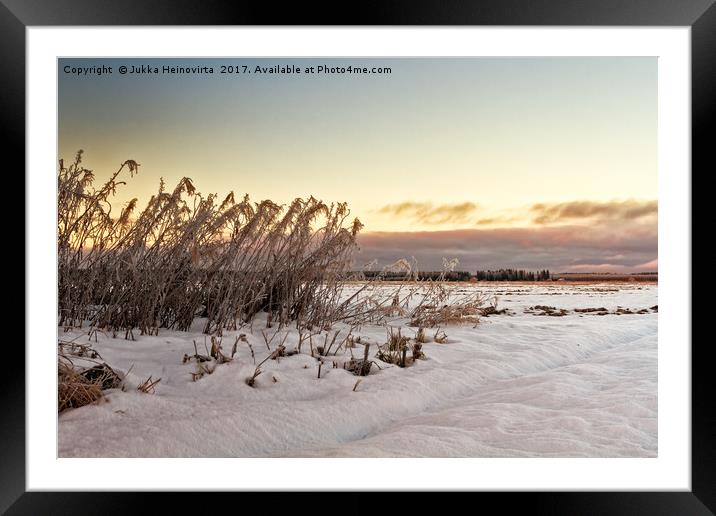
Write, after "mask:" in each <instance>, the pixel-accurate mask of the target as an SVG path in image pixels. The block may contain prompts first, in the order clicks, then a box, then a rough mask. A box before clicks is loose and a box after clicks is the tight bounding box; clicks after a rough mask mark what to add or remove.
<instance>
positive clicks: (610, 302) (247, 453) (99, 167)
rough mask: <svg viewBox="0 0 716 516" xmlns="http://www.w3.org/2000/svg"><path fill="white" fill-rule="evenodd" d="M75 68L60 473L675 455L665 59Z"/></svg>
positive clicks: (63, 216) (61, 336)
mask: <svg viewBox="0 0 716 516" xmlns="http://www.w3.org/2000/svg"><path fill="white" fill-rule="evenodd" d="M57 72H58V78H57V79H58V97H57V100H58V118H57V123H58V149H57V277H58V284H57V291H56V292H57V294H56V295H57V325H58V326H57V340H58V341H57V346H58V347H57V371H58V378H57V390H58V392H57V401H58V406H57V417H58V436H57V438H58V456H59V457H62V458H69V457H193V458H198V457H227V458H244V457H245V458H253V457H276V458H325V457H353V458H360V457H377V458H381V457H382V458H398V457H473V458H474V457H484V458H503V457H523V458H525V457H526V458H536V457H550V458H556V457H570V458H576V457H600V458H621V457H639V458H653V457H657V456H658V431H657V430H658V428H657V420H658V418H657V415H658V414H657V405H658V403H657V401H658V399H657V386H658V382H657V335H658V256H657V247H658V246H657V243H658V202H657V199H658V190H657V186H658V185H657V58H656V57H579V58H571V57H570V58H567V57H554V58H537V57H535V58H528V57H525V58H514V57H509V58H507V57H505V58H449V57H440V58H398V57H396V58H383V57H381V58H352V57H350V58H335V57H332V58H186V59H175V58H171V59H162V58H156V59H154V58H153V59H148V58H141V59H132V58H107V59H97V58H91V59H90V58H86V59H85V58H83V59H75V58H73V59H59V60H58V61H57ZM665 266H666V265H665ZM664 288H666V287H664ZM53 417H54V416H53Z"/></svg>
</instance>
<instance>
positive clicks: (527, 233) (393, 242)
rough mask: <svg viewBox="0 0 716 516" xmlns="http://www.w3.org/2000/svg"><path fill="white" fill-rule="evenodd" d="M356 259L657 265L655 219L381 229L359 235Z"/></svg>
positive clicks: (468, 266)
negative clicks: (591, 223)
mask: <svg viewBox="0 0 716 516" xmlns="http://www.w3.org/2000/svg"><path fill="white" fill-rule="evenodd" d="M359 245H360V248H361V249H360V252H359V254H358V256H357V263H359V262H362V263H366V262H368V261H371V260H374V259H375V260H378V263H380V264H384V265H385V264H388V263H392V262H394V261H395V260H397V259H399V258H409V257H411V256H413V257H415V258H416V259H417V261H418V266H419V267H420V268H421V269H423V270H427V269H432V270H434V269H439V268H440V267H441V263H442V258H443V257H446V258H458V259H459V260H460V265H459V267H458V268H459V269H461V270H473V269H474V270H476V269H494V268H501V267H505V268H507V267H511V268H527V269H541V268H549V269H550V270H554V271H565V272H567V271H570V270H574V271H578V270H581V271H583V270H587V269H588V268H590V267H591V268H594V269H595V270H606V269H608V268H611V269H612V270H626V269H634V270H637V269H641V268H648V267H647V265H648V264H650V263H652V262H653V263H654V264H656V260H655V258H654V257H655V256H656V254H657V231H656V224H636V223H625V224H620V225H615V224H609V225H597V226H561V227H538V228H501V229H463V230H455V231H423V232H380V233H365V234H363V235H360V237H359Z"/></svg>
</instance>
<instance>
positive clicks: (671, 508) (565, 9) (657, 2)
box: [0, 0, 716, 515]
mask: <svg viewBox="0 0 716 516" xmlns="http://www.w3.org/2000/svg"><path fill="white" fill-rule="evenodd" d="M337 5H339V4H338V3H330V4H328V3H327V4H321V3H311V4H307V3H293V4H289V5H287V6H281V7H280V8H279V7H277V6H275V5H273V4H272V3H270V2H263V3H259V2H252V3H248V2H225V1H219V0H204V1H202V2H197V1H196V0H154V1H150V0H0V40H1V41H2V42H1V43H0V57H1V59H0V65H1V66H2V71H3V72H4V73H3V75H2V79H3V81H2V82H3V88H2V93H1V94H0V103H1V104H0V117H2V121H3V123H2V127H3V131H4V133H5V134H4V138H3V140H2V141H3V142H4V143H5V147H6V149H8V150H10V149H12V152H11V153H9V154H12V159H13V160H15V161H16V166H15V168H14V170H20V169H22V170H25V158H24V152H22V151H21V149H24V148H25V58H26V57H25V29H26V27H28V26H39V25H44V26H47V25H59V26H62V25H79V26H82V25H194V26H197V25H287V24H291V25H294V24H295V25H451V26H454V25H517V26H519V25H543V26H544V25H548V26H550V25H551V26H591V25H602V26H689V27H691V45H692V46H691V51H692V55H691V73H692V172H691V174H692V175H691V180H692V181H693V177H694V176H695V175H696V174H694V172H695V171H700V173H699V175H701V176H705V175H706V174H707V170H709V169H712V168H713V163H712V161H711V156H710V151H711V147H713V143H712V140H711V139H710V135H711V134H712V133H713V129H714V125H715V124H714V114H716V5H714V0H680V1H675V0H601V1H596V0H551V1H548V0H492V1H481V2H470V1H466V0H463V1H453V2H440V1H439V0H432V1H425V0H412V1H411V0H399V1H385V2H375V1H372V2H371V1H368V2H364V3H355V4H354V3H350V4H340V5H342V8H341V9H337ZM707 167H708V168H707ZM685 180H688V178H685ZM692 185H693V183H692ZM692 191H693V189H692ZM25 194H26V195H27V194H28V192H25ZM692 218H693V217H692ZM709 219H712V217H709ZM692 235H693V230H692ZM692 257H693V250H692ZM25 258H26V259H27V256H26V257H25ZM697 266H698V264H696V263H694V262H693V258H692V270H694V268H695V267H697ZM25 274H26V277H27V274H28V270H27V268H25ZM692 319H693V317H692ZM692 328H693V326H692ZM680 344H684V345H686V344H692V343H680ZM6 345H8V343H6ZM51 345H52V344H51V343H48V346H51ZM711 345H712V342H711V339H704V340H700V341H699V340H694V342H693V345H692V348H691V350H692V456H691V468H692V472H691V474H692V477H691V479H692V490H691V491H690V492H652V491H649V492H609V493H607V492H588V493H587V492H585V493H581V492H579V493H578V492H571V493H557V492H541V493H540V492H530V493H521V494H516V493H480V494H479V496H480V497H481V500H480V502H479V503H480V506H482V504H483V503H484V502H486V501H488V500H489V501H491V502H497V503H499V504H500V507H501V511H502V510H508V511H509V510H510V509H514V508H515V507H519V508H523V510H524V509H528V510H529V511H530V512H531V513H537V514H540V513H549V514H575V515H576V514H582V515H584V514H690V515H698V514H713V513H714V512H713V511H716V488H715V487H714V486H716V474H715V472H714V464H715V463H716V445H715V444H714V441H716V424H715V422H716V416H715V413H716V412H715V410H714V407H716V403H714V402H713V400H712V396H713V392H714V381H713V377H714V375H713V373H712V371H711V369H712V366H711V363H710V361H709V360H708V352H709V347H710V346H711ZM26 346H27V342H26ZM18 359H22V360H23V363H22V364H18V363H17V360H18ZM13 361H14V362H15V367H13V368H7V369H6V370H5V371H4V372H3V374H2V375H0V382H2V388H1V390H0V396H2V401H3V403H2V406H3V415H2V417H0V511H3V512H4V511H7V514H95V513H96V514H100V513H101V514H125V513H129V512H135V511H137V510H149V508H150V505H148V504H149V503H153V502H157V501H159V500H157V498H159V497H161V498H162V500H161V502H160V503H162V505H163V507H164V508H165V509H169V507H170V506H174V507H176V508H179V509H180V510H182V512H184V511H187V512H188V511H196V510H201V511H202V512H203V511H204V510H205V509H206V508H207V503H210V504H212V505H213V504H214V503H216V502H217V501H218V500H222V499H225V498H226V496H229V494H226V495H225V494H219V493H213V494H211V495H209V494H208V493H206V494H203V495H200V496H192V495H190V494H188V493H161V494H160V493H143V494H136V493H97V492H95V493H68V492H64V493H49V492H48V493H44V492H43V493H40V492H26V488H25V458H26V456H25V382H26V380H27V379H26V378H25V377H24V371H25V368H24V367H23V366H24V359H23V358H22V356H21V355H20V354H14V355H13ZM310 495H311V493H292V494H291V495H290V497H291V505H292V506H294V504H302V505H303V504H305V507H306V508H309V507H310V506H311V505H312V504H313V501H315V500H316V499H315V498H312V499H309V498H308V496H310ZM354 495H355V496H361V495H360V494H359V493H354ZM238 496H242V497H245V496H246V494H239V495H238ZM264 496H265V495H264ZM363 496H365V495H363ZM138 497H139V498H141V499H138ZM144 498H148V499H146V500H145V499H144ZM299 499H301V500H299ZM263 500H264V501H265V500H266V498H263ZM312 500H313V501H312ZM256 501H259V500H256ZM276 501H277V498H276V497H274V495H271V500H270V506H271V507H272V509H277V508H276V506H275V503H276ZM339 503H340V504H341V506H342V507H344V508H348V507H350V506H352V505H354V501H353V500H351V499H348V498H344V499H343V500H341V501H340V502H339ZM372 503H373V501H371V500H366V501H364V502H359V503H357V504H356V512H357V509H358V508H359V507H360V506H361V505H363V506H364V508H365V504H369V505H370V504H372ZM423 503H424V502H423V496H422V495H421V494H418V493H414V494H411V495H410V496H404V497H403V496H401V498H400V504H401V506H402V509H403V510H410V508H411V505H414V506H417V505H418V504H423ZM454 503H461V501H460V500H457V499H456V500H455V502H454ZM473 503H474V502H471V505H472V504H473ZM164 504H167V505H164ZM295 506H298V505H295ZM468 507H469V506H468ZM161 512H165V511H161Z"/></svg>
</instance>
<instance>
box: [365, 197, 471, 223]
mask: <svg viewBox="0 0 716 516" xmlns="http://www.w3.org/2000/svg"><path fill="white" fill-rule="evenodd" d="M475 210H477V204H475V203H473V202H464V203H460V204H442V205H440V206H433V204H432V203H429V202H410V201H408V202H402V203H399V204H388V205H386V206H383V207H382V208H380V209H379V210H378V213H381V214H384V215H392V216H402V217H407V218H410V219H411V220H413V221H415V222H420V223H423V224H430V225H437V224H455V223H458V224H459V223H463V222H466V221H468V220H470V215H472V214H473V213H474V212H475Z"/></svg>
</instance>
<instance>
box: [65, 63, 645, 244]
mask: <svg viewBox="0 0 716 516" xmlns="http://www.w3.org/2000/svg"><path fill="white" fill-rule="evenodd" d="M62 61H63V64H64V62H65V61H67V62H68V63H74V62H75V60H62ZM91 61H92V63H91V64H102V63H108V62H110V61H112V60H91ZM155 61H158V62H161V61H162V60H155ZM206 61H210V60H202V62H206ZM243 61H247V60H242V62H243ZM255 61H256V62H260V63H270V61H271V60H266V59H260V60H255ZM278 61H279V62H280V63H285V62H291V63H299V64H301V65H304V66H305V65H308V64H310V63H309V62H308V61H311V60H299V59H293V60H278ZM314 61H315V60H314ZM321 61H326V60H321ZM329 61H330V60H329ZM339 61H341V62H348V61H350V62H356V63H364V64H366V63H368V64H371V65H372V64H378V65H380V66H386V65H388V66H390V67H391V68H392V73H391V74H389V75H381V76H329V77H314V76H303V77H300V78H297V77H285V76H275V77H262V78H259V77H250V78H242V79H241V80H236V79H227V78H225V77H209V78H206V77H187V78H177V77H172V78H163V77H158V78H157V77H151V78H148V77H143V76H132V77H130V76H119V75H115V76H110V77H74V76H65V75H63V74H61V75H60V82H59V106H60V109H59V154H60V157H62V158H64V159H65V161H69V160H70V159H71V157H72V156H73V155H74V153H75V151H76V150H78V149H79V148H82V149H84V150H85V165H86V166H87V167H88V168H91V169H94V170H95V171H96V173H97V178H98V181H99V180H101V179H103V178H106V177H108V176H109V174H111V172H113V171H114V170H116V168H117V166H118V165H119V164H120V163H121V162H123V161H124V160H126V159H134V160H136V161H137V162H139V163H140V164H141V167H140V173H139V175H138V176H137V177H135V178H133V179H132V180H130V182H129V184H128V185H127V186H125V187H122V190H120V192H119V195H118V196H117V201H118V202H120V203H122V202H125V201H127V200H129V199H130V198H132V197H138V198H139V199H140V205H141V204H142V203H143V202H146V201H147V200H148V198H149V196H150V195H151V193H153V192H154V191H155V190H156V188H157V186H158V183H159V178H160V177H164V179H165V181H166V182H167V184H168V185H169V186H171V185H174V184H176V183H177V182H178V181H179V179H180V178H181V177H182V176H188V177H191V178H192V179H193V180H194V183H195V185H196V187H197V189H198V190H199V191H200V192H203V193H207V194H208V193H212V192H215V193H218V194H219V195H221V196H223V195H225V194H226V193H228V191H230V190H233V191H234V192H235V193H236V195H237V196H242V195H243V194H244V193H248V194H249V195H250V197H251V198H252V199H253V200H255V201H259V200H261V199H271V200H273V201H275V202H289V201H290V200H291V199H293V198H294V197H300V196H304V197H305V196H308V195H313V196H315V197H317V198H320V199H322V200H324V201H326V202H332V201H336V202H337V201H346V202H348V204H349V206H350V207H351V210H352V213H353V214H354V215H356V216H358V217H359V218H360V219H361V220H362V221H363V223H364V224H365V226H366V228H365V230H366V231H419V230H430V231H433V230H448V229H469V228H478V227H514V226H519V227H524V226H530V225H531V224H532V222H531V218H530V213H529V211H528V208H529V207H530V206H532V205H533V204H536V203H547V204H555V203H567V202H573V201H592V202H607V201H613V200H628V199H638V200H644V201H649V200H655V199H656V198H657V182H656V170H657V169H656V159H657V154H656V70H657V64H656V60H655V59H653V58H574V59H571V58H537V59H533V58H525V59H514V58H512V59H466V58H461V59H397V58H396V59H362V60H344V59H341V60H339ZM401 203H413V204H414V205H418V206H419V208H417V209H418V211H420V210H422V211H420V213H422V214H423V216H422V217H420V216H417V217H416V216H415V214H414V212H415V209H413V210H412V211H411V210H407V211H406V210H399V211H397V212H396V211H395V210H392V211H391V210H389V209H388V210H386V209H383V208H385V206H386V205H400V204H401ZM466 203H468V204H470V206H471V205H473V204H474V205H475V207H474V209H473V208H470V209H462V210H454V209H451V207H454V206H459V205H463V206H464V205H466ZM441 208H442V210H441ZM431 210H432V211H431ZM436 210H437V211H436ZM411 213H412V215H411ZM445 213H448V214H451V216H443V215H444V214H445ZM426 214H427V215H426ZM441 214H443V215H441ZM485 219H495V220H494V223H493V224H485V223H484V222H485ZM478 221H482V222H483V223H482V224H478Z"/></svg>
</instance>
